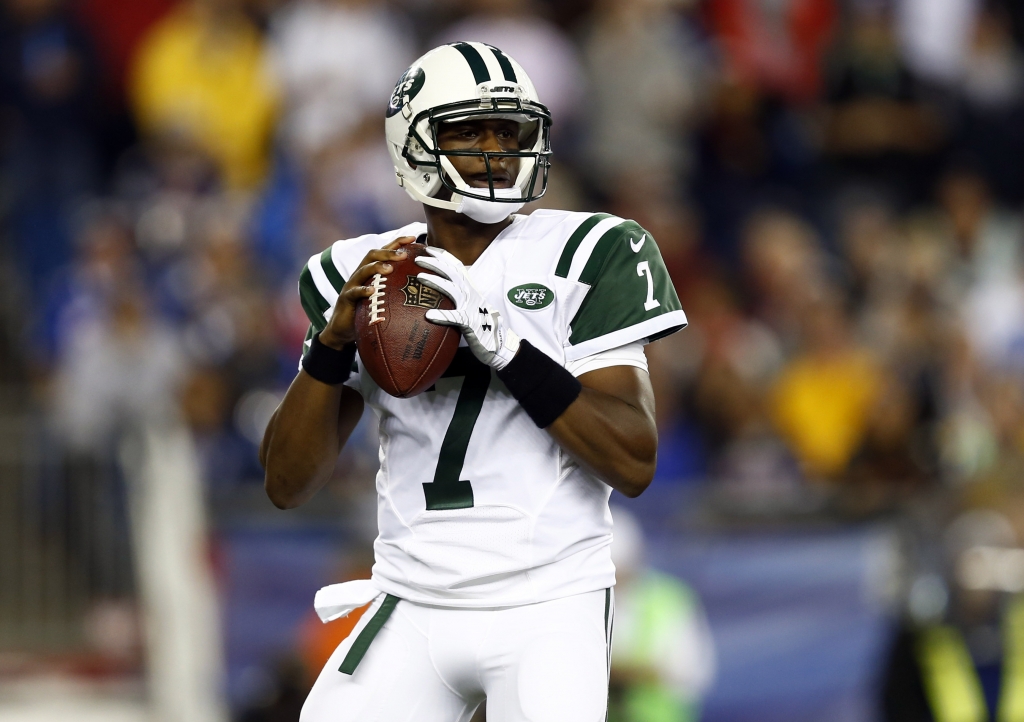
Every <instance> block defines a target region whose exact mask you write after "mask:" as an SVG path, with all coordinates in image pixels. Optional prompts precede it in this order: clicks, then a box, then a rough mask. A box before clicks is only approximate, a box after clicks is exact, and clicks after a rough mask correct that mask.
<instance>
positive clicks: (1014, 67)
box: [960, 7, 1024, 202]
mask: <svg viewBox="0 0 1024 722" xmlns="http://www.w3.org/2000/svg"><path fill="white" fill-rule="evenodd" d="M960 87H961V88H962V93H963V118H962V127H961V129H960V136H961V140H960V143H961V144H962V146H963V148H964V150H965V151H966V152H968V153H971V154H973V155H974V156H975V157H976V158H977V159H978V163H979V165H980V167H981V168H982V169H983V171H984V173H985V175H986V176H987V177H988V178H989V180H990V182H991V183H992V186H993V188H994V189H995V192H996V194H997V195H998V196H999V197H1001V198H1002V199H1004V200H1010V199H1012V200H1013V201H1014V202H1020V201H1021V200H1024V171H1022V170H1021V167H1020V163H1017V162H1016V161H1015V160H1014V159H1016V158H1019V157H1020V156H1021V154H1022V153H1024V137H1022V134H1021V133H1020V132H1019V131H1020V128H1021V127H1022V125H1024V54H1022V51H1021V49H1020V48H1019V47H1018V46H1017V45H1016V44H1015V43H1014V38H1013V27H1012V25H1011V19H1010V17H1009V13H1008V12H1006V11H1005V10H1003V9H997V8H995V7H993V8H986V9H984V10H982V11H981V13H980V14H979V15H978V18H977V22H976V23H975V26H974V33H973V37H972V39H971V44H970V48H969V50H968V55H967V59H966V63H965V67H964V73H963V76H962V78H961V79H960Z"/></svg>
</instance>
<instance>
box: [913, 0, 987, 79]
mask: <svg viewBox="0 0 1024 722" xmlns="http://www.w3.org/2000/svg"><path fill="white" fill-rule="evenodd" d="M982 1H983V0H897V1H896V3H895V7H896V17H897V19H898V23H899V25H898V28H899V36H900V44H901V45H902V55H903V57H904V58H906V61H907V64H908V65H909V66H910V68H911V69H913V71H914V72H915V73H916V74H918V75H920V76H921V77H922V78H924V79H925V80H928V81H929V82H932V83H942V84H949V85H952V84H954V83H956V82H957V81H958V80H959V78H960V76H961V73H962V72H963V64H964V58H965V56H966V53H967V47H968V45H969V44H970V37H971V32H972V30H973V28H974V20H975V17H976V14H977V12H978V8H979V7H980V6H981V4H982Z"/></svg>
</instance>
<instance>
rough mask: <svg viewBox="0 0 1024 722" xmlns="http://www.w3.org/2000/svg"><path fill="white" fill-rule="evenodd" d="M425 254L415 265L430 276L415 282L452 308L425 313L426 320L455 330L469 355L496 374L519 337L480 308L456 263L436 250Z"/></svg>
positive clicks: (492, 313)
mask: <svg viewBox="0 0 1024 722" xmlns="http://www.w3.org/2000/svg"><path fill="white" fill-rule="evenodd" d="M427 252H428V253H429V254H430V256H419V257H418V258H417V259H416V263H417V264H418V265H420V266H422V267H423V268H426V269H427V270H428V271H433V273H421V274H419V275H418V276H417V278H418V279H419V280H420V281H422V282H423V283H424V284H426V285H427V286H430V287H431V288H433V289H434V290H436V291H439V292H441V293H443V294H444V295H445V296H447V297H448V298H450V299H451V301H452V303H454V304H455V308H454V309H452V310H451V311H444V310H441V309H436V308H435V309H431V310H429V311H427V313H426V317H427V320H428V321H430V322H432V323H437V324H440V325H442V326H455V327H456V328H457V329H459V330H460V331H461V332H462V335H463V336H465V338H466V343H468V344H469V348H470V350H472V352H473V355H474V356H476V357H477V358H478V359H480V361H482V362H483V363H485V364H487V365H488V366H491V367H492V368H495V369H498V370H501V369H503V368H505V367H506V366H508V364H509V362H510V361H511V360H512V358H513V357H514V356H515V355H516V351H518V350H519V336H517V335H516V334H515V332H514V331H513V330H512V329H510V328H507V327H506V326H505V323H504V321H502V318H501V314H500V313H498V312H497V311H495V310H494V309H492V308H488V307H487V306H486V305H485V304H484V298H483V296H481V295H480V292H479V291H477V290H476V289H475V288H474V287H473V283H472V281H470V280H469V274H467V273H466V267H465V266H463V265H462V263H461V262H460V261H459V259H457V258H456V257H455V256H453V255H452V254H450V253H448V251H445V250H442V249H440V248H428V249H427ZM434 274H437V275H434Z"/></svg>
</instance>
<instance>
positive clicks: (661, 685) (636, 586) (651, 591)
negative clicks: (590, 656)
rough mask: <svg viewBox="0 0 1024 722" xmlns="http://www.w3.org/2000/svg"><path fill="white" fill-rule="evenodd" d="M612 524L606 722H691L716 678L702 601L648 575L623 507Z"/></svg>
mask: <svg viewBox="0 0 1024 722" xmlns="http://www.w3.org/2000/svg"><path fill="white" fill-rule="evenodd" d="M612 517H613V519H614V521H615V530H614V541H613V543H612V561H613V562H614V563H615V615H614V617H613V638H612V658H611V678H610V681H609V693H608V697H609V699H608V720H609V722H690V721H694V722H695V721H696V720H697V719H699V718H700V706H701V699H702V697H703V696H704V693H705V692H706V691H707V689H708V687H710V686H711V682H712V680H713V679H714V677H715V667H716V664H717V662H716V654H715V643H714V641H713V640H712V638H711V630H710V629H709V628H708V622H707V619H706V617H705V615H704V610H703V608H702V607H701V604H700V599H698V597H697V595H696V594H694V592H693V590H691V589H690V588H689V587H688V586H687V585H686V584H684V583H683V582H681V581H679V580H678V579H675V578H674V577H671V576H668V575H667V574H662V573H660V572H657V571H655V570H653V569H651V568H649V567H648V566H647V564H646V562H645V559H644V538H643V530H642V529H641V527H640V524H639V523H638V522H637V520H636V518H635V517H634V516H633V515H632V514H630V513H629V512H628V511H626V510H625V509H623V508H622V507H617V506H616V507H612Z"/></svg>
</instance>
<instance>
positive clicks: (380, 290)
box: [369, 273, 388, 326]
mask: <svg viewBox="0 0 1024 722" xmlns="http://www.w3.org/2000/svg"><path fill="white" fill-rule="evenodd" d="M387 282H388V279H387V278H386V277H384V276H382V275H380V274H379V273H376V274H374V276H373V281H372V282H371V283H370V288H372V289H373V293H372V294H371V295H370V324H369V325H371V326H372V325H373V324H375V323H380V322H381V321H383V320H384V285H385V284H386V283H387Z"/></svg>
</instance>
